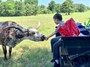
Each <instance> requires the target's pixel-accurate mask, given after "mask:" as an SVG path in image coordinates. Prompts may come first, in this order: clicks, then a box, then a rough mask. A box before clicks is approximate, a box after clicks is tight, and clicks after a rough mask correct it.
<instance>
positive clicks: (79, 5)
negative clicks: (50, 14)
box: [75, 4, 89, 12]
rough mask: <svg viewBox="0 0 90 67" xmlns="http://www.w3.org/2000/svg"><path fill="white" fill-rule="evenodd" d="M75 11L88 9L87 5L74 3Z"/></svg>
mask: <svg viewBox="0 0 90 67" xmlns="http://www.w3.org/2000/svg"><path fill="white" fill-rule="evenodd" d="M75 10H76V12H84V11H87V10H89V7H87V6H85V5H84V4H75Z"/></svg>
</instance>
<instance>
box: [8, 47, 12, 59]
mask: <svg viewBox="0 0 90 67" xmlns="http://www.w3.org/2000/svg"><path fill="white" fill-rule="evenodd" d="M11 53H12V47H9V58H11Z"/></svg>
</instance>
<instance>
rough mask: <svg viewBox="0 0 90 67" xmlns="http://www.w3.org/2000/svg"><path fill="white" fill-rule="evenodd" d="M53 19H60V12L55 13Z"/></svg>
mask: <svg viewBox="0 0 90 67" xmlns="http://www.w3.org/2000/svg"><path fill="white" fill-rule="evenodd" d="M53 18H54V19H58V20H59V21H62V15H61V14H55V15H54V16H53Z"/></svg>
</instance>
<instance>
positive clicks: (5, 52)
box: [2, 45, 7, 60]
mask: <svg viewBox="0 0 90 67" xmlns="http://www.w3.org/2000/svg"><path fill="white" fill-rule="evenodd" d="M2 48H3V53H4V60H7V48H6V46H3V45H2Z"/></svg>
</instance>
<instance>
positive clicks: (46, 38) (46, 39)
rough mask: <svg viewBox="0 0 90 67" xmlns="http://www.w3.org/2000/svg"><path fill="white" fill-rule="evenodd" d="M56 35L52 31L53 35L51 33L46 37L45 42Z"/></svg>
mask: <svg viewBox="0 0 90 67" xmlns="http://www.w3.org/2000/svg"><path fill="white" fill-rule="evenodd" d="M55 34H56V32H55V31H54V32H53V33H51V34H50V35H49V36H47V37H46V40H48V39H49V38H50V37H52V36H54V35H55Z"/></svg>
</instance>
